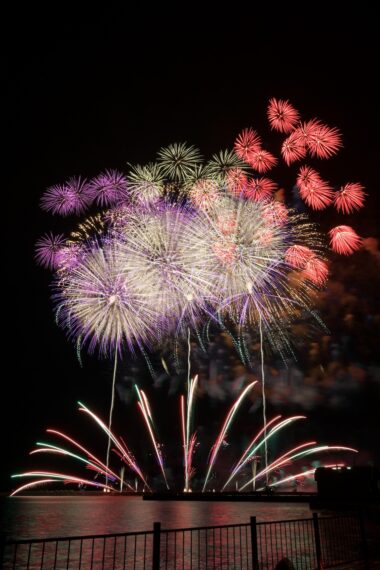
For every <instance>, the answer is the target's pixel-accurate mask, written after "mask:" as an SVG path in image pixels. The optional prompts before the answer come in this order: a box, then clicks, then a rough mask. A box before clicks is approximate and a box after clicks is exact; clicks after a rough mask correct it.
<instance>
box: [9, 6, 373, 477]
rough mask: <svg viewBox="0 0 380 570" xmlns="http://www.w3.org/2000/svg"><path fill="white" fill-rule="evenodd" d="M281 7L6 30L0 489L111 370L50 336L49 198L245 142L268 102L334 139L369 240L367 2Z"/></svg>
mask: <svg viewBox="0 0 380 570" xmlns="http://www.w3.org/2000/svg"><path fill="white" fill-rule="evenodd" d="M288 4H289V3H286V5H285V4H283V5H281V7H278V6H276V4H273V5H270V6H268V7H267V8H266V9H264V11H263V12H260V11H259V10H258V8H257V7H256V3H255V4H254V5H253V6H252V7H251V8H250V9H249V10H248V9H247V8H246V7H245V6H241V5H239V4H235V5H230V6H228V9H227V8H222V7H221V5H219V6H218V5H216V6H215V7H214V8H213V15H212V16H211V17H207V16H206V15H205V13H204V10H205V7H203V8H197V7H195V6H193V5H191V4H183V5H179V4H177V5H176V6H177V7H176V8H173V9H171V10H169V8H168V7H166V8H162V7H161V6H160V5H158V6H156V7H155V8H152V7H151V6H149V5H148V4H147V5H140V4H139V5H133V4H129V6H130V7H129V8H128V9H127V8H126V9H124V10H120V9H114V10H112V9H111V8H107V10H96V9H94V8H92V9H91V11H89V12H85V11H84V10H83V9H82V11H77V10H72V11H70V13H69V12H68V11H67V10H68V9H67V8H66V6H65V5H64V4H61V5H60V7H58V8H57V6H55V7H54V13H53V11H48V12H46V10H45V9H42V8H36V7H35V6H33V7H27V8H21V7H17V8H14V13H13V14H10V15H9V17H8V20H7V21H6V22H5V26H6V28H7V34H6V37H7V39H6V46H5V50H4V53H5V56H6V57H5V64H4V66H3V69H4V70H5V75H6V83H5V91H6V94H7V103H6V105H5V106H4V107H3V111H4V115H5V119H6V133H5V136H4V134H3V145H4V150H5V158H6V160H5V162H4V167H3V168H4V172H6V173H7V174H8V175H9V177H6V178H8V181H7V182H5V181H4V185H5V186H4V187H3V198H5V199H6V205H5V206H4V207H3V222H4V225H5V232H4V239H5V244H4V246H3V251H4V252H5V256H6V259H5V260H4V264H3V268H4V275H5V280H6V288H5V291H4V297H3V303H4V307H5V317H4V320H3V323H4V324H6V326H4V328H3V333H4V337H5V338H4V339H3V374H2V383H3V391H2V394H3V397H2V418H3V420H4V427H3V434H4V435H5V437H3V438H2V446H3V457H4V458H5V461H4V463H3V466H2V468H1V482H0V488H6V487H7V486H8V485H9V474H10V472H14V471H17V470H20V469H22V468H23V466H24V459H25V457H26V455H27V452H28V451H29V449H30V448H31V446H32V443H33V442H34V441H35V440H36V438H38V437H39V435H40V434H41V433H42V432H43V430H44V428H45V427H46V426H47V425H48V424H51V423H54V424H55V425H56V426H62V425H67V426H69V425H70V422H71V420H72V418H73V417H75V401H76V400H77V399H78V398H84V399H85V401H87V402H91V401H93V402H94V403H96V402H99V401H100V402H101V401H102V398H103V397H107V398H108V384H106V383H103V377H104V375H105V371H104V370H105V364H104V363H102V364H100V365H98V363H97V361H96V360H95V359H93V361H92V363H91V362H90V363H89V364H88V367H89V368H88V370H87V372H86V374H84V373H83V371H81V370H80V369H79V368H78V364H77V361H76V357H75V354H74V351H73V349H72V346H70V345H69V344H68V343H67V342H66V340H65V338H64V334H63V333H62V331H60V330H59V329H58V328H57V327H56V326H55V324H54V318H53V314H52V310H51V304H50V300H49V283H50V276H49V274H48V273H47V272H44V271H43V270H42V269H40V268H36V267H35V264H34V260H33V256H34V244H35V241H36V239H37V238H38V237H39V236H40V235H41V234H42V233H44V232H46V231H48V230H51V229H52V230H55V231H62V230H63V231H65V230H66V231H67V229H69V227H70V223H71V222H70V221H69V220H68V221H67V222H66V221H62V220H58V219H54V218H52V217H51V216H49V215H48V214H45V213H43V212H41V211H40V210H39V205H38V204H39V199H40V196H41V194H42V192H43V191H44V189H45V188H46V187H48V186H50V185H52V184H54V183H59V182H63V181H64V180H65V179H67V178H68V177H69V176H72V175H78V174H82V175H83V176H86V177H92V176H94V175H96V174H97V173H99V172H100V171H101V170H102V169H104V168H118V169H121V170H122V169H124V168H126V163H127V162H131V163H135V162H138V163H145V162H148V161H151V160H154V158H155V154H156V152H157V150H158V149H159V148H160V147H161V146H164V145H166V144H169V143H171V142H175V141H187V142H189V143H192V144H195V145H196V146H198V147H200V148H201V149H202V151H203V153H204V154H205V155H210V154H211V153H213V152H216V151H217V150H219V149H220V148H227V147H228V146H231V142H232V141H233V139H234V137H235V136H236V134H237V133H238V132H239V130H241V129H242V128H244V127H247V126H251V125H252V126H254V127H257V128H258V130H259V131H260V130H261V131H262V130H265V129H266V125H265V108H266V104H267V100H268V98H270V97H272V96H275V97H278V98H286V99H290V100H291V102H292V103H293V104H294V105H295V106H296V107H297V108H298V109H299V110H300V111H301V112H302V113H303V114H304V115H305V116H306V117H310V118H311V117H313V116H315V115H317V116H318V117H320V118H321V119H323V120H324V121H326V122H327V123H328V124H332V125H336V126H338V127H339V128H341V129H342V131H343V133H344V144H345V148H344V150H343V151H342V153H341V155H340V157H339V158H337V159H336V161H335V162H332V163H331V166H330V167H329V168H330V172H331V173H332V175H334V172H335V171H336V172H340V173H341V172H342V171H343V169H344V172H345V177H346V178H347V180H349V179H353V180H360V181H362V182H363V184H364V185H365V186H366V188H367V191H368V192H369V194H371V196H370V198H369V200H368V205H367V210H366V213H365V214H364V213H363V214H359V215H358V221H357V224H358V226H357V227H358V228H359V230H360V231H361V232H362V233H364V235H366V236H377V237H379V236H378V213H379V212H378V210H379V205H380V200H379V197H378V194H379V188H378V160H379V159H378V157H379V147H378V144H377V138H378V134H377V133H378V127H379V125H378V116H379V112H378V109H379V97H378V95H379V94H378V91H377V88H376V87H375V80H376V75H377V74H378V64H379V58H378V55H379V53H378V44H377V42H376V41H375V38H376V33H377V30H376V29H375V23H376V18H375V15H374V13H371V9H370V7H369V3H368V2H361V3H360V5H359V4H358V3H356V4H354V7H351V6H349V5H348V4H346V3H341V4H339V5H337V6H334V10H336V11H337V12H338V13H337V14H333V13H332V8H333V5H332V4H331V3H330V4H328V5H327V6H325V5H323V4H316V3H308V4H305V3H304V4H302V7H301V8H298V7H296V6H293V7H290V8H289V6H288ZM50 10H51V9H50ZM180 10H181V11H180ZM99 409H100V408H99ZM68 410H70V412H68ZM8 412H10V414H11V415H10V417H8V418H7V419H6V414H7V413H8Z"/></svg>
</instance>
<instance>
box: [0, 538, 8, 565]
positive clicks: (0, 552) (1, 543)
mask: <svg viewBox="0 0 380 570" xmlns="http://www.w3.org/2000/svg"><path fill="white" fill-rule="evenodd" d="M6 540H7V535H6V533H5V532H0V568H2V567H3V563H4V556H5V541H6Z"/></svg>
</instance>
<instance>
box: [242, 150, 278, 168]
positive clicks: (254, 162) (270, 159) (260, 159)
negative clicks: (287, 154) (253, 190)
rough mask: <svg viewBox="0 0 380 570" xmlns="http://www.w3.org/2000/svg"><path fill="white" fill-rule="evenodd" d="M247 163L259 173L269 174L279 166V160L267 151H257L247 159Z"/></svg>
mask: <svg viewBox="0 0 380 570" xmlns="http://www.w3.org/2000/svg"><path fill="white" fill-rule="evenodd" d="M246 160H247V162H248V164H249V165H250V166H252V168H253V169H254V170H257V172H260V173H261V172H267V171H268V170H270V169H271V168H273V166H276V164H277V158H276V157H275V156H273V154H271V153H270V152H268V151H267V150H255V151H253V152H251V153H250V155H249V156H248V157H247V159H246Z"/></svg>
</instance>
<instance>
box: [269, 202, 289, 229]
mask: <svg viewBox="0 0 380 570" xmlns="http://www.w3.org/2000/svg"><path fill="white" fill-rule="evenodd" d="M263 216H264V218H265V219H266V220H268V221H269V222H270V223H271V224H273V225H275V226H283V225H284V224H286V222H287V221H288V209H287V207H286V206H285V204H283V203H282V202H278V201H277V200H273V201H272V202H270V204H267V205H266V206H265V208H264V210H263Z"/></svg>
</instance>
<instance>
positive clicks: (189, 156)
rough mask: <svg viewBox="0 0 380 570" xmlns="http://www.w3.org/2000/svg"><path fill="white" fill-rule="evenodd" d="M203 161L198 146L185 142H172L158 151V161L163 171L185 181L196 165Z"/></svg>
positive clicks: (175, 178)
mask: <svg viewBox="0 0 380 570" xmlns="http://www.w3.org/2000/svg"><path fill="white" fill-rule="evenodd" d="M200 162H202V157H201V154H200V152H199V150H198V149H197V148H195V147H194V146H188V145H186V144H184V143H179V144H178V143H175V144H171V145H169V146H167V147H165V148H162V149H161V150H160V152H159V153H158V163H159V164H160V166H161V169H162V172H163V173H164V174H165V175H166V176H168V177H169V178H171V179H173V180H178V181H179V182H183V181H184V180H185V179H186V177H187V176H191V174H192V172H193V171H194V169H195V168H196V166H197V165H198V164H199V163H200Z"/></svg>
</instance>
